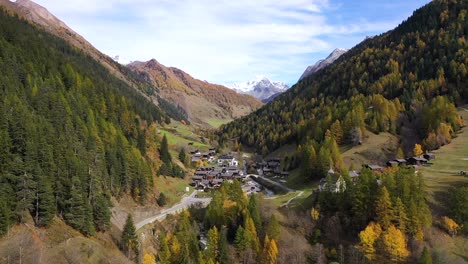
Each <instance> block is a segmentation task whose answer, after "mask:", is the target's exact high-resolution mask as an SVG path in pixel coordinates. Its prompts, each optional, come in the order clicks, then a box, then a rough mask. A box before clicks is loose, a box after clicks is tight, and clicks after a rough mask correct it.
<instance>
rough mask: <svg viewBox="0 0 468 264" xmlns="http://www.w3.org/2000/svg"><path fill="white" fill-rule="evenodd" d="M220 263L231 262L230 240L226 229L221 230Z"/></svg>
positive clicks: (227, 263)
mask: <svg viewBox="0 0 468 264" xmlns="http://www.w3.org/2000/svg"><path fill="white" fill-rule="evenodd" d="M218 250H219V254H218V263H220V264H229V263H231V262H230V260H229V252H228V241H227V232H226V230H223V231H221V234H220V236H219V245H218Z"/></svg>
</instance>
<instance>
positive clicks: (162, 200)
mask: <svg viewBox="0 0 468 264" xmlns="http://www.w3.org/2000/svg"><path fill="white" fill-rule="evenodd" d="M166 204H167V198H166V195H165V194H164V193H163V192H161V193H160V194H159V197H158V205H159V206H165V205H166Z"/></svg>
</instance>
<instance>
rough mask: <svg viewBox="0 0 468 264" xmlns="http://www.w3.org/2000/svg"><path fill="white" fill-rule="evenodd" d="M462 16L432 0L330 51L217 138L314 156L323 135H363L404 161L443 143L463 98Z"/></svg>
mask: <svg viewBox="0 0 468 264" xmlns="http://www.w3.org/2000/svg"><path fill="white" fill-rule="evenodd" d="M463 3H464V4H463ZM448 10H450V11H448ZM465 10H466V2H464V1H461V2H457V1H452V2H449V3H448V2H444V1H433V2H431V3H430V4H428V5H426V6H424V7H422V8H420V9H418V10H416V11H415V12H414V13H413V15H412V16H411V17H410V18H408V19H407V20H406V21H404V22H402V23H401V24H400V25H399V26H398V27H396V28H395V29H393V30H390V31H388V32H386V33H383V34H381V35H378V36H375V37H371V38H366V39H365V40H364V41H362V42H361V43H359V44H358V45H356V46H355V47H353V48H352V49H350V50H349V51H347V52H345V50H336V52H334V53H335V54H333V53H332V54H331V55H330V56H329V58H327V59H328V61H332V60H334V59H336V57H338V55H340V54H341V55H340V56H339V58H340V59H338V60H336V61H335V63H333V64H332V65H329V66H328V67H325V68H323V67H324V65H327V64H328V62H327V59H326V60H324V61H321V62H318V63H317V64H316V65H314V66H312V67H310V68H309V69H308V70H306V73H305V75H304V76H307V74H308V73H310V72H314V71H315V73H314V74H311V75H309V76H307V77H304V76H303V79H302V81H300V82H298V83H297V84H296V85H294V86H293V87H292V88H290V89H289V90H288V91H286V92H285V93H283V94H281V96H279V97H278V98H277V99H275V100H274V101H272V102H271V103H269V104H267V105H265V106H264V107H262V108H261V109H260V110H258V111H256V112H254V113H252V114H250V115H248V116H246V117H243V118H242V119H239V120H235V121H234V122H231V123H229V124H227V125H226V126H224V127H223V129H222V130H221V131H219V136H220V138H221V139H220V140H221V141H223V140H224V138H239V139H240V142H241V143H243V144H245V145H247V146H250V147H254V148H255V149H256V150H257V152H258V153H262V154H268V153H271V152H272V151H275V150H276V149H278V148H280V147H282V146H283V145H286V144H298V145H299V144H305V143H307V142H308V141H307V140H311V139H313V140H314V141H315V142H317V144H315V145H314V148H315V150H316V152H317V153H318V152H319V147H320V146H321V144H324V140H325V139H326V138H327V137H329V135H330V133H332V134H333V133H334V134H335V138H337V139H339V141H340V142H339V143H338V144H343V143H349V144H352V143H356V142H360V138H361V137H362V135H364V134H365V133H366V131H367V130H370V131H372V132H374V133H381V132H389V133H393V134H396V135H398V136H400V139H401V145H400V146H399V147H401V148H402V149H403V152H404V153H405V154H408V155H411V153H412V147H414V144H415V143H416V142H425V143H424V146H425V148H426V149H429V150H431V149H434V148H437V147H438V146H440V145H443V144H446V142H449V141H450V133H445V134H444V135H442V134H441V133H442V131H444V130H446V129H449V130H450V131H457V130H458V129H459V128H460V126H461V123H462V122H461V121H460V118H459V117H458V116H457V115H456V110H454V109H455V107H454V105H456V104H463V103H466V99H467V98H468V84H467V78H466V77H467V69H466V47H467V46H466V41H464V39H465V35H466V23H465V21H466V19H465V20H463V19H464V13H465V12H466V11H465ZM434 36H438V37H437V38H435V37H434ZM342 53H344V54H342ZM319 68H321V70H318V71H317V69H319ZM398 133H400V134H398ZM436 138H439V140H436ZM327 146H328V145H327ZM395 150H396V149H395ZM320 152H322V151H320ZM322 154H323V155H328V154H326V151H323V153H322ZM327 166H329V164H328V165H326V166H324V167H327Z"/></svg>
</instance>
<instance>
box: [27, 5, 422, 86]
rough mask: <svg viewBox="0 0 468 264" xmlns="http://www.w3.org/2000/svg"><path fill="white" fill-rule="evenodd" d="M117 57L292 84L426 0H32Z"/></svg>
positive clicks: (208, 76) (217, 76) (199, 74)
mask: <svg viewBox="0 0 468 264" xmlns="http://www.w3.org/2000/svg"><path fill="white" fill-rule="evenodd" d="M36 2H37V3H38V4H40V5H42V6H44V7H46V8H47V9H49V11H51V12H52V13H53V14H54V15H56V16H57V17H58V18H59V19H61V20H63V21H64V22H65V23H66V24H67V25H68V26H70V27H71V28H72V29H74V30H75V31H76V32H77V33H79V34H80V35H82V36H83V37H85V38H86V39H87V40H88V41H90V42H91V43H92V44H93V45H94V46H95V47H96V48H98V49H99V50H101V51H102V52H103V53H106V54H108V55H111V56H115V55H119V56H120V58H121V62H123V63H128V62H130V61H134V60H140V61H147V60H150V59H151V58H155V59H156V60H158V61H159V62H160V63H162V64H164V65H166V66H173V67H177V68H180V69H182V70H184V71H186V72H187V73H189V74H191V75H192V76H194V77H195V78H198V79H201V80H207V81H209V82H212V83H220V84H228V83H233V82H244V81H248V80H251V79H255V78H256V77H258V76H266V77H269V78H270V79H272V80H275V81H283V82H285V83H287V84H290V85H292V84H294V83H295V82H296V81H297V79H298V78H299V76H301V74H302V72H303V71H304V70H305V68H306V67H307V66H308V65H311V64H313V63H315V62H316V61H317V60H319V59H322V58H325V57H326V56H327V55H328V54H329V53H330V52H331V51H333V50H334V49H335V48H351V47H353V46H355V45H356V44H358V43H359V42H360V41H362V40H363V39H364V38H365V37H366V36H373V35H376V34H380V33H383V32H385V31H387V30H390V29H392V28H394V27H396V26H397V25H398V24H399V23H401V22H402V21H403V20H404V19H406V18H408V17H409V16H410V15H411V14H412V12H413V11H414V10H415V9H417V8H419V7H421V6H423V5H424V4H426V3H427V2H429V1H428V0H393V1H384V0H366V1H365V0H353V1H351V0H347V1H345V0H336V1H335V0H285V1H281V0H277V1H273V0H256V1H252V0H236V1H232V0H105V1H96V0H74V1H63V0H36Z"/></svg>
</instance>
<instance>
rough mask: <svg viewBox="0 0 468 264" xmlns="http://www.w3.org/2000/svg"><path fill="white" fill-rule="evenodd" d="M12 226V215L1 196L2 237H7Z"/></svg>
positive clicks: (0, 218)
mask: <svg viewBox="0 0 468 264" xmlns="http://www.w3.org/2000/svg"><path fill="white" fill-rule="evenodd" d="M10 225H11V213H10V209H9V208H8V206H7V204H6V202H5V200H4V198H3V197H1V196H0V236H2V235H5V234H6V233H7V232H8V229H9V228H10Z"/></svg>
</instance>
